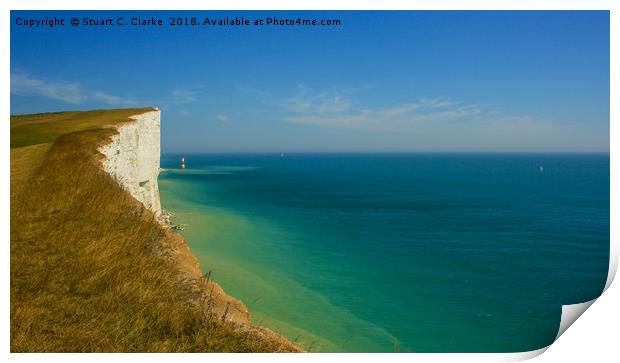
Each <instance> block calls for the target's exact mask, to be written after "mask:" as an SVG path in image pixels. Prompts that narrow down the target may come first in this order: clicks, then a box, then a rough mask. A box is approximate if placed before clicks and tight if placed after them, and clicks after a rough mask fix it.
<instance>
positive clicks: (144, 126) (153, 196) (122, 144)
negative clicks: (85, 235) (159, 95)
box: [99, 110, 161, 216]
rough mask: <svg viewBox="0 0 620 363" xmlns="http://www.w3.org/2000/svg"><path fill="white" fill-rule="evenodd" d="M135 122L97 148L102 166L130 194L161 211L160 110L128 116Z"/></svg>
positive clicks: (122, 127) (124, 125) (125, 126)
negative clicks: (102, 157)
mask: <svg viewBox="0 0 620 363" xmlns="http://www.w3.org/2000/svg"><path fill="white" fill-rule="evenodd" d="M131 118H132V119H134V120H135V122H130V123H125V124H123V125H121V126H120V127H118V128H117V130H118V134H117V135H114V136H112V142H111V143H109V144H107V145H105V146H104V147H102V148H101V149H100V150H99V151H100V152H101V153H102V154H104V155H105V160H104V161H103V168H104V170H105V171H107V172H108V173H109V174H110V175H112V176H113V177H114V178H115V179H116V180H117V181H118V182H119V183H120V185H121V186H122V187H123V189H125V190H126V191H127V192H129V194H131V195H132V196H133V197H134V198H136V199H137V200H139V201H140V202H142V204H144V206H145V207H146V208H147V209H149V210H151V211H152V212H153V213H155V215H156V216H160V214H161V204H160V201H159V188H158V186H157V177H158V175H159V156H160V146H159V135H160V111H159V110H153V111H148V112H145V113H143V114H139V115H135V116H132V117H131Z"/></svg>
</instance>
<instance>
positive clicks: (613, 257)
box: [554, 243, 618, 341]
mask: <svg viewBox="0 0 620 363" xmlns="http://www.w3.org/2000/svg"><path fill="white" fill-rule="evenodd" d="M610 247H611V248H610V251H609V253H610V255H609V270H608V272H607V281H606V282H605V287H604V288H603V291H602V292H601V295H602V294H604V293H605V291H607V289H608V288H609V286H611V283H612V282H613V281H614V278H615V277H616V272H617V271H618V250H617V249H616V248H614V244H613V243H611V246H610ZM599 297H600V296H599ZM597 299H598V297H597V298H594V299H592V300H590V301H585V302H582V303H578V304H571V305H562V317H561V319H560V328H559V329H558V334H557V335H556V336H555V339H554V341H556V340H558V338H560V336H561V335H562V334H564V332H565V331H566V329H568V328H569V327H570V326H571V325H573V323H574V322H575V321H577V319H578V318H579V317H580V316H581V314H583V313H584V312H585V311H586V310H588V308H589V307H590V306H592V304H594V302H595V301H596V300H597Z"/></svg>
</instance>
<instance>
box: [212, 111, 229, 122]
mask: <svg viewBox="0 0 620 363" xmlns="http://www.w3.org/2000/svg"><path fill="white" fill-rule="evenodd" d="M215 119H216V120H218V121H222V122H226V121H228V120H230V117H229V116H228V114H227V113H226V112H221V113H218V114H217V115H216V116H215Z"/></svg>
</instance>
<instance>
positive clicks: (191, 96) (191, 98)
mask: <svg viewBox="0 0 620 363" xmlns="http://www.w3.org/2000/svg"><path fill="white" fill-rule="evenodd" d="M170 94H171V95H172V99H173V100H174V102H175V103H192V102H196V101H197V100H198V98H197V96H198V95H199V94H200V92H198V91H194V90H187V89H182V88H175V89H173V90H172V91H170Z"/></svg>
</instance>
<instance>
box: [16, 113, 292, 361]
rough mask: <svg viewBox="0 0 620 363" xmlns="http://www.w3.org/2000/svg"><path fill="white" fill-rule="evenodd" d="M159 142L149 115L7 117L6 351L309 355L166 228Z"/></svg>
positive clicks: (155, 117) (156, 121)
mask: <svg viewBox="0 0 620 363" xmlns="http://www.w3.org/2000/svg"><path fill="white" fill-rule="evenodd" d="M159 133H160V111H159V110H158V109H154V108H145V109H125V110H95V111H80V112H61V113H50V114H37V115H23V116H12V117H11V174H12V176H13V175H15V176H16V178H13V177H12V178H11V184H12V185H11V351H13V352H51V351H54V352H92V351H99V352H111V351H115V352H116V351H118V352H123V351H126V352H129V351H141V352H146V351H158V352H184V351H185V352H189V351H193V352H222V351H224V352H226V351H241V352H297V351H301V350H302V349H301V347H299V346H298V345H296V344H294V343H292V342H290V341H288V340H287V339H285V338H284V337H282V336H280V335H278V334H276V333H274V332H272V331H271V330H269V329H266V328H262V327H258V326H253V325H252V324H251V323H250V317H249V313H248V310H247V308H246V307H245V305H244V304H243V303H241V302H240V301H238V300H236V299H234V298H232V297H230V296H228V295H227V294H226V293H225V292H224V291H223V290H222V289H221V288H220V286H219V285H217V284H216V283H215V282H213V281H212V280H211V278H210V274H208V273H207V274H203V273H202V272H201V268H200V266H199V264H198V262H197V260H196V258H195V257H194V255H193V254H192V253H191V252H190V250H189V248H188V245H187V242H186V241H185V240H184V239H183V238H182V237H181V236H179V235H177V234H176V233H174V231H173V230H172V229H170V228H167V227H166V225H165V224H164V223H161V222H160V219H159V217H161V216H162V211H161V203H160V201H159V191H158V185H157V175H158V173H159V153H160V146H159V138H160V135H159ZM30 159H32V160H30ZM42 279H43V280H42Z"/></svg>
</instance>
